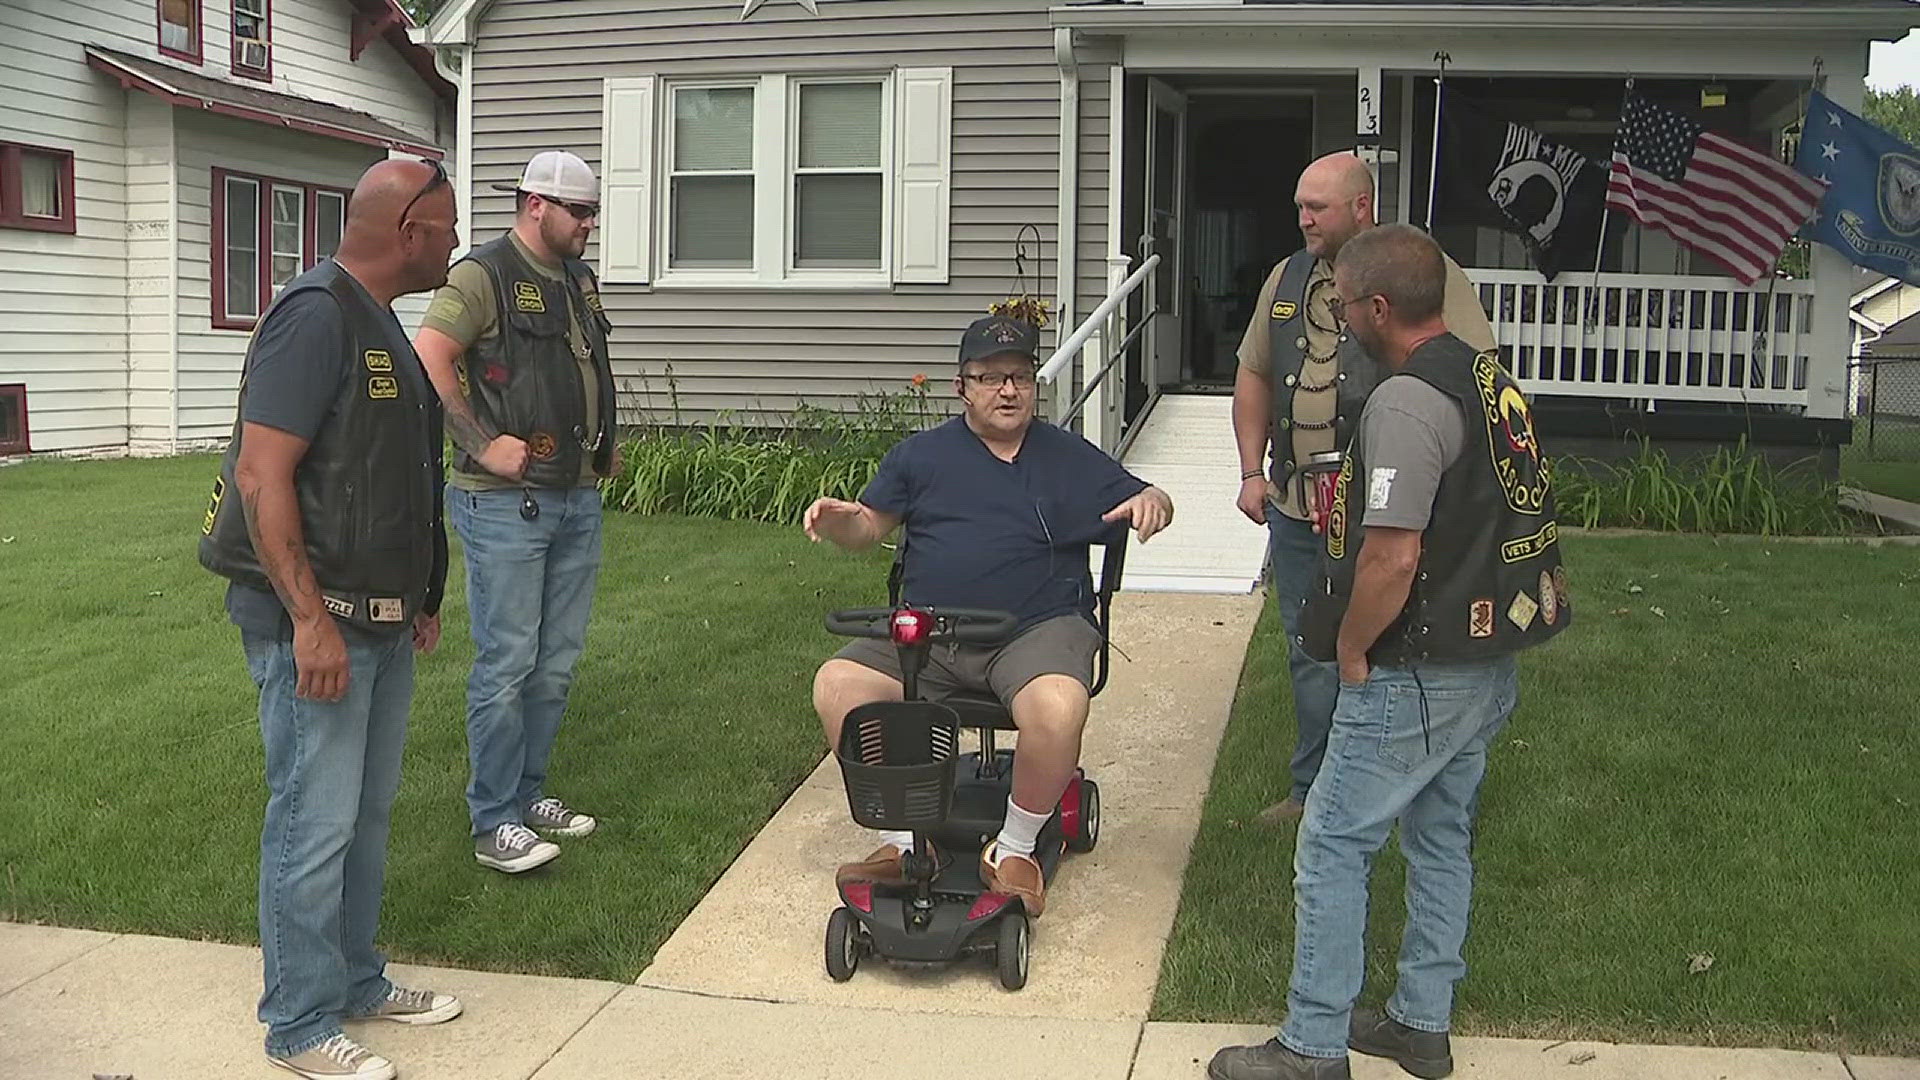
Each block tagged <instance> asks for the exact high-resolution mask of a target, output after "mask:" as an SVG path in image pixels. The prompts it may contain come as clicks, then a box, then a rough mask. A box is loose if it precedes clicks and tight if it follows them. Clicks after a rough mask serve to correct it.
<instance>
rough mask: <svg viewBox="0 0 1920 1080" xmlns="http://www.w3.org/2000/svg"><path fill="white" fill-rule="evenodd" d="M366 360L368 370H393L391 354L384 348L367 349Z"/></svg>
mask: <svg viewBox="0 0 1920 1080" xmlns="http://www.w3.org/2000/svg"><path fill="white" fill-rule="evenodd" d="M366 360H367V370H368V371H392V370H393V354H392V353H389V352H387V351H386V350H385V349H368V350H367V356H366Z"/></svg>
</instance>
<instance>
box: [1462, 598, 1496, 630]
mask: <svg viewBox="0 0 1920 1080" xmlns="http://www.w3.org/2000/svg"><path fill="white" fill-rule="evenodd" d="M1467 636H1468V637H1477V638H1490V637H1492V636H1493V601H1491V600H1475V601H1474V602H1473V605H1472V606H1471V607H1470V608H1468V609H1467Z"/></svg>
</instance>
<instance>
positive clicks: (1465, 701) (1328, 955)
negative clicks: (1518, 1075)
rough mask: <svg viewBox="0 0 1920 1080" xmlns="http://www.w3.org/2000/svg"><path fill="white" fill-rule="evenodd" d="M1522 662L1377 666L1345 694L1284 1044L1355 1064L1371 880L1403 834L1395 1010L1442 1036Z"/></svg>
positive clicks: (1301, 873) (1310, 861)
mask: <svg viewBox="0 0 1920 1080" xmlns="http://www.w3.org/2000/svg"><path fill="white" fill-rule="evenodd" d="M1518 697H1519V688H1518V684H1517V681H1516V667H1515V664H1514V660H1513V658H1512V657H1510V656H1509V657H1503V658H1501V659H1498V660H1490V661H1483V662H1477V663H1460V664H1422V665H1420V666H1419V668H1418V669H1417V670H1409V669H1400V668H1375V669H1374V670H1373V673H1372V674H1371V675H1370V676H1369V677H1368V679H1367V681H1366V682H1365V683H1364V684H1362V685H1359V686H1352V685H1348V684H1345V683H1342V684H1341V685H1340V702H1339V704H1338V705H1337V706H1336V707H1335V709H1334V714H1333V732H1332V734H1331V736H1330V737H1329V738H1328V740H1327V757H1326V762H1325V763H1324V765H1323V766H1322V767H1321V771H1320V776H1319V779H1318V780H1316V781H1315V783H1314V785H1313V791H1312V792H1311V793H1310V794H1309V795H1308V796H1307V810H1306V814H1305V816H1304V817H1302V818H1301V821H1300V832H1299V835H1298V837H1297V838H1296V840H1295V845H1294V854H1293V875H1294V881H1293V891H1294V949H1293V977H1292V981H1291V982H1290V983H1289V985H1288V989H1287V1019H1286V1022H1285V1024H1283V1025H1282V1026H1281V1029H1280V1041H1281V1042H1283V1043H1285V1044H1286V1045H1287V1046H1289V1047H1291V1048H1292V1049H1293V1050H1294V1051H1296V1052H1298V1053H1302V1054H1307V1055H1310V1056H1313V1057H1345V1056H1346V1053H1347V1021H1348V1016H1349V1014H1350V1013H1351V1011H1352V1008H1353V1002H1354V1000H1355V999H1356V998H1358V997H1359V995H1360V986H1361V982H1362V980H1363V976H1364V975H1365V972H1366V945H1365V935H1366V928H1367V877H1368V873H1369V871H1370V870H1371V868H1372V866H1373V857H1374V855H1375V853H1377V852H1378V851H1379V850H1380V848H1381V846H1382V845H1384V844H1385V843H1386V840H1387V833H1388V831H1389V830H1391V829H1392V828H1393V825H1394V822H1395V821H1398V822H1399V824H1400V850H1401V852H1402V853H1404V854H1405V855H1406V859H1407V925H1406V931H1405V934H1404V935H1403V937H1402V938H1401V942H1400V961H1399V978H1398V981H1397V983H1396V985H1395V987H1394V992H1393V997H1392V998H1391V1000H1389V1001H1388V1003H1387V1013H1388V1014H1389V1015H1390V1016H1392V1017H1393V1018H1394V1019H1396V1020H1398V1021H1400V1022H1401V1023H1403V1024H1405V1025H1407V1026H1408V1027H1412V1028H1417V1029H1419V1030H1421V1031H1446V1030H1447V1029H1448V1027H1449V1025H1450V1023H1451V1020H1452V1014H1453V988H1454V986H1455V984H1457V983H1458V982H1459V981H1460V980H1461V979H1462V978H1463V977H1465V975H1466V973H1467V965H1466V961H1465V960H1464V959H1462V956H1461V950H1462V948H1463V947H1464V945H1465V943H1466V937H1467V917H1468V911H1469V908H1470V907H1471V902H1472V896H1473V858H1472V833H1473V806H1474V803H1475V800H1476V798H1477V795H1478V793H1479V790H1480V782H1481V780H1482V779H1483V778H1484V777H1485V776H1486V772H1487V748H1488V746H1489V745H1490V744H1491V743H1492V742H1493V740H1494V739H1495V738H1496V737H1497V736H1498V735H1499V733H1500V730H1501V729H1502V728H1503V727H1505V726H1506V723H1507V719H1508V718H1509V717H1510V716H1512V715H1513V709H1514V706H1515V704H1516V703H1517V701H1518Z"/></svg>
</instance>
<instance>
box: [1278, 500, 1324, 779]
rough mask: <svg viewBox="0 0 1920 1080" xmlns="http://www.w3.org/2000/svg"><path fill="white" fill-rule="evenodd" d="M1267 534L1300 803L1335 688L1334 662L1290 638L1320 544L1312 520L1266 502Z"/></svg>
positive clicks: (1315, 767)
mask: <svg viewBox="0 0 1920 1080" xmlns="http://www.w3.org/2000/svg"><path fill="white" fill-rule="evenodd" d="M1267 534H1268V539H1267V562H1268V565H1269V566H1271V567H1272V569H1273V593H1274V599H1275V600H1276V601H1277V602H1278V603H1279V605H1280V622H1281V625H1283V626H1285V627H1286V631H1287V672H1288V674H1290V675H1291V676H1292V677H1293V716H1294V723H1295V725H1296V728H1297V731H1296V734H1295V736H1294V742H1293V761H1292V764H1291V769H1292V773H1293V783H1292V787H1291V789H1290V790H1289V791H1288V794H1289V795H1291V796H1292V797H1293V798H1295V799H1298V800H1299V801H1301V802H1303V803H1304V802H1306V801H1307V789H1308V788H1310V787H1312V786H1313V778H1314V776H1315V775H1316V774H1318V773H1319V771H1320V761H1321V759H1322V758H1323V757H1324V756H1325V755H1326V752H1327V729H1328V728H1329V727H1330V726H1331V725H1332V724H1333V703H1334V699H1335V698H1336V697H1338V696H1339V692H1340V669H1339V666H1338V665H1336V664H1331V663H1322V662H1321V661H1318V660H1315V659H1314V658H1312V657H1310V656H1308V655H1307V654H1306V653H1304V652H1301V651H1300V646H1299V645H1298V644H1297V643H1296V642H1295V641H1294V637H1295V635H1297V634H1298V633H1299V629H1298V628H1299V622H1300V606H1301V605H1302V604H1304V603H1306V600H1307V590H1308V589H1311V588H1313V587H1314V585H1315V584H1316V583H1317V582H1318V581H1319V580H1320V563H1321V556H1322V554H1323V552H1324V550H1325V544H1324V542H1323V541H1322V540H1321V538H1320V537H1318V536H1316V535H1314V532H1313V526H1312V525H1309V524H1308V523H1306V522H1304V521H1295V520H1294V519H1292V518H1290V517H1287V516H1286V515H1285V514H1282V513H1281V512H1280V511H1279V510H1278V509H1277V508H1276V507H1275V506H1274V505H1273V504H1272V503H1268V504H1267Z"/></svg>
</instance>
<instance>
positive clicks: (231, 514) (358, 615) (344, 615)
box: [199, 259, 443, 630]
mask: <svg viewBox="0 0 1920 1080" xmlns="http://www.w3.org/2000/svg"><path fill="white" fill-rule="evenodd" d="M314 291H324V292H326V293H328V294H329V295H331V296H332V297H333V299H334V300H335V302H337V303H338V304H339V305H340V311H341V314H342V315H343V316H344V317H345V318H344V322H345V332H346V338H347V347H348V350H349V352H348V355H349V356H350V357H351V358H352V360H351V363H352V365H353V366H352V370H350V371H349V372H348V375H347V378H346V379H345V380H344V381H343V383H342V385H341V387H340V391H339V394H338V396H337V397H336V398H335V399H334V403H333V407H332V411H331V414H330V415H329V417H328V420H327V422H326V423H325V424H324V425H322V427H321V428H320V430H319V431H318V432H317V433H315V435H314V437H313V441H312V442H311V443H310V444H309V445H308V447H307V451H306V453H305V455H304V456H302V457H301V459H300V467H299V468H298V469H296V470H294V477H293V488H294V495H295V497H296V499H297V500H298V504H299V508H300V528H301V532H302V533H303V534H304V537H305V540H306V550H307V561H308V563H309V565H310V566H311V567H312V569H313V577H314V580H315V581H316V582H317V583H318V584H319V586H320V592H321V599H322V601H323V602H324V603H325V604H326V608H327V610H328V611H329V612H331V613H332V614H333V615H334V616H335V617H336V618H338V619H340V620H342V621H345V622H349V623H352V624H354V625H356V626H360V627H363V628H365V629H372V630H380V629H385V630H392V629H395V628H396V626H405V625H407V624H409V623H411V622H412V621H413V617H414V615H415V614H417V613H418V612H420V611H422V610H427V611H435V610H438V608H439V603H440V598H439V595H438V590H439V588H440V582H439V580H438V575H437V574H436V569H435V568H436V563H437V562H438V561H439V559H440V551H441V547H440V545H441V543H442V541H443V534H441V533H440V532H439V529H438V527H437V522H438V520H439V506H440V498H439V493H440V478H441V475H442V471H443V465H442V460H441V456H440V439H441V436H440V431H441V425H440V401H439V398H438V397H435V396H434V395H433V393H432V391H431V390H430V389H429V386H428V383H427V376H426V372H425V371H424V370H423V369H422V368H421V366H420V361H419V359H418V358H417V357H416V356H415V355H414V353H413V351H412V350H411V349H409V350H407V351H406V353H405V354H404V355H400V356H396V355H394V354H393V353H392V352H391V351H389V350H388V349H387V348H385V345H386V343H387V341H388V337H389V334H390V332H391V331H392V327H391V323H392V321H393V318H392V316H391V315H390V314H388V313H387V312H384V311H382V310H380V308H379V307H377V306H376V305H375V304H374V303H373V301H372V299H371V298H369V297H368V296H367V295H366V294H365V293H364V292H363V291H362V290H361V289H360V287H359V286H358V285H356V284H355V283H354V282H353V281H352V279H351V278H350V277H349V276H348V274H347V272H346V271H344V270H342V269H340V267H339V264H337V263H335V262H334V261H333V260H331V259H329V260H327V261H325V262H322V263H321V264H320V265H318V266H316V267H314V268H313V269H312V270H309V271H307V272H306V273H305V274H302V275H301V276H300V277H298V278H295V279H294V280H293V281H291V282H289V283H288V284H287V286H286V287H285V288H284V289H283V290H282V291H281V293H280V295H279V296H278V297H277V298H276V299H275V300H274V302H273V304H272V305H271V306H270V307H268V309H267V311H266V312H265V314H263V315H262V316H261V317H260V321H259V323H258V326H262V327H264V326H265V325H267V323H268V322H269V321H270V320H271V319H272V318H273V316H274V312H275V311H277V310H278V309H279V307H280V306H281V305H282V304H285V303H287V302H288V301H289V300H290V299H292V298H293V297H295V296H298V295H301V294H304V293H308V292H314ZM259 340H260V338H259V332H258V330H256V331H255V334H254V339H253V343H252V344H250V345H249V347H248V349H247V356H246V360H245V362H244V364H243V366H242V369H241V371H242V374H241V378H240V395H239V404H238V406H237V408H236V410H235V415H234V422H233V434H232V437H231V438H230V439H229V441H228V443H227V452H226V456H225V457H224V458H223V459H222V460H221V463H220V474H219V476H218V477H216V478H215V479H214V483H213V496H212V499H211V502H210V503H209V505H208V507H207V513H206V517H205V519H204V520H203V521H202V523H201V528H200V531H201V537H200V551H199V555H200V564H201V565H202V566H204V567H206V568H207V569H208V570H211V571H213V572H214V573H216V574H219V575H220V576H222V577H225V578H227V579H229V580H232V581H237V582H239V583H241V584H243V585H248V586H251V587H253V588H256V589H260V590H262V591H266V592H271V591H273V583H272V581H271V580H270V579H269V578H268V577H267V574H266V571H265V569H263V568H262V566H261V565H260V560H259V557H258V556H257V554H256V553H255V551H254V548H253V539H252V537H251V535H250V534H249V533H248V530H247V520H246V511H245V508H244V507H243V506H242V505H241V499H240V497H239V493H238V491H237V489H236V487H235V482H234V470H235V467H236V465H237V464H238V462H239V460H240V449H241V445H242V443H243V437H242V436H243V432H244V425H243V423H242V422H241V419H240V417H241V416H243V415H244V414H245V411H246V400H247V374H246V373H247V372H250V371H252V370H253V367H254V363H255V356H254V346H256V345H257V344H258V343H259Z"/></svg>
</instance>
